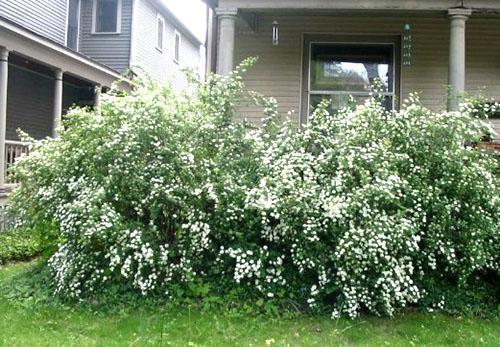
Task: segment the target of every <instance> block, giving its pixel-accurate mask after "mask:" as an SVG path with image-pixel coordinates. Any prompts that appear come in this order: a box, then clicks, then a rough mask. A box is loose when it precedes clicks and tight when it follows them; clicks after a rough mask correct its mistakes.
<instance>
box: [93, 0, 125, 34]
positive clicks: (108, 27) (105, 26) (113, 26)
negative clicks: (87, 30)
mask: <svg viewBox="0 0 500 347" xmlns="http://www.w3.org/2000/svg"><path fill="white" fill-rule="evenodd" d="M121 2H122V1H121V0H94V7H93V11H92V17H93V21H92V23H93V25H92V32H93V33H94V34H117V33H119V32H120V29H121V27H120V26H121V8H122V6H121Z"/></svg>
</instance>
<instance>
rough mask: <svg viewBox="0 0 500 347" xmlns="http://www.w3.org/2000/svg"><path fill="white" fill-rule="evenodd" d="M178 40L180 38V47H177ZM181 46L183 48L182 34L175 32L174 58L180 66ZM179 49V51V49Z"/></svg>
mask: <svg viewBox="0 0 500 347" xmlns="http://www.w3.org/2000/svg"><path fill="white" fill-rule="evenodd" d="M177 38H179V47H177ZM181 46H182V36H181V33H180V32H178V31H177V29H176V30H174V50H173V53H174V57H173V60H174V62H175V63H177V64H179V63H180V61H181ZM177 48H178V49H177Z"/></svg>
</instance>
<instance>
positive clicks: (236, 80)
mask: <svg viewBox="0 0 500 347" xmlns="http://www.w3.org/2000/svg"><path fill="white" fill-rule="evenodd" d="M252 63H253V61H252V59H250V60H248V61H246V62H245V63H243V64H242V65H241V66H240V67H239V68H238V69H237V70H236V71H235V72H234V73H233V74H232V75H231V76H230V77H220V76H211V77H210V78H209V79H208V81H207V82H203V83H200V82H196V81H195V80H194V79H193V80H192V83H193V85H194V88H195V89H196V92H194V93H192V94H189V93H186V94H185V95H183V96H178V95H176V94H174V93H173V92H172V91H171V90H170V89H169V88H168V87H160V86H158V85H156V84H155V83H153V82H151V81H145V80H139V81H137V82H136V88H135V90H134V91H132V92H131V93H129V94H126V93H123V92H120V91H118V90H113V91H112V92H111V93H109V94H108V95H107V96H105V97H104V99H103V102H102V107H101V108H100V110H98V111H93V110H88V109H75V110H73V111H72V112H71V113H70V114H69V115H68V116H67V119H66V121H65V122H64V129H61V131H60V137H59V138H58V139H55V140H50V139H49V140H43V141H40V142H37V143H36V144H35V145H34V146H33V149H32V152H31V155H30V156H28V157H25V158H23V159H22V160H20V161H19V162H18V164H17V165H16V167H15V168H14V175H15V176H16V179H17V180H18V181H19V182H21V184H20V187H19V188H18V189H17V191H16V192H15V194H14V196H13V197H12V200H11V202H12V208H13V209H14V210H15V211H17V213H19V214H20V218H21V220H23V221H24V223H25V224H26V225H25V226H26V227H31V228H34V229H35V230H39V231H41V232H42V234H43V235H44V237H43V240H45V242H46V243H47V244H45V245H44V247H45V248H48V249H50V248H51V247H52V248H53V249H54V251H53V254H52V255H51V257H50V259H49V261H48V266H49V268H50V270H51V276H52V281H51V283H52V286H53V290H54V292H55V293H57V294H59V295H61V296H63V297H66V298H72V299H78V300H83V299H85V298H88V297H89V296H93V295H97V294H99V293H104V292H106V290H109V288H112V287H113V286H118V287H120V288H125V290H128V291H133V292H138V293H141V295H144V296H162V297H166V298H170V299H172V300H174V301H175V300H176V299H179V298H184V297H197V298H211V297H224V296H228V295H230V296H233V297H234V296H238V297H240V298H241V299H243V300H251V301H254V302H256V303H257V305H265V304H266V303H269V302H271V303H276V304H277V305H282V304H286V305H289V306H293V307H296V308H298V309H299V310H310V311H316V310H317V311H324V310H328V311H329V312H330V313H331V316H332V317H333V318H338V317H340V316H342V315H345V316H348V317H356V316H357V315H359V314H360V313H362V312H370V313H374V314H385V315H393V314H395V311H396V310H397V309H399V308H401V307H405V306H408V305H420V306H422V307H425V308H427V309H428V310H434V309H442V308H449V309H450V310H461V309H463V308H466V307H468V306H474V307H476V306H477V305H479V306H480V307H485V308H486V309H487V310H489V311H494V310H495V309H496V308H497V306H498V288H499V259H500V258H499V257H500V243H499V241H500V232H499V224H500V223H499V222H500V220H499V219H500V199H499V196H500V195H499V185H498V177H496V176H495V175H494V170H495V169H496V162H495V159H494V158H493V157H492V156H491V155H489V154H488V153H487V152H485V151H482V150H478V149H475V148H473V146H471V145H470V144H473V143H474V142H476V141H478V140H479V139H480V138H481V137H482V136H483V134H484V133H486V132H488V131H489V130H490V129H488V125H487V123H486V122H485V119H484V115H485V114H486V113H488V112H489V111H490V109H491V107H494V106H479V104H477V103H470V104H466V105H464V106H463V109H462V111H461V112H457V113H445V112H442V113H435V112H431V111H429V110H427V109H426V108H425V107H423V106H422V105H421V104H420V102H419V100H418V97H416V96H412V97H411V98H410V99H409V100H408V101H407V102H406V103H405V104H404V105H403V106H402V108H401V110H400V111H387V110H386V109H385V108H384V107H383V103H382V100H381V99H380V98H379V97H378V95H377V94H376V93H375V95H374V97H373V98H372V99H371V100H369V101H368V102H367V103H366V104H364V105H360V106H356V105H351V106H349V107H347V108H345V109H343V110H341V111H340V112H338V113H330V112H328V105H327V103H326V102H325V103H323V104H322V105H320V106H319V107H318V109H317V110H316V111H315V112H314V114H313V115H312V116H311V118H310V121H309V122H308V124H306V125H304V126H303V127H299V126H297V124H295V123H294V122H292V121H287V120H286V117H281V116H280V114H279V113H278V111H277V110H278V107H277V105H276V102H275V101H274V100H273V99H272V98H269V99H266V98H262V97H259V96H258V95H255V94H253V93H246V92H245V88H244V84H243V82H242V81H243V78H242V74H243V73H244V72H245V71H246V69H247V68H248V67H249V66H250V65H251V64H252ZM248 97H251V98H253V100H254V101H255V102H257V103H259V104H260V105H261V106H262V107H263V112H264V116H265V119H264V122H263V126H262V127H260V128H255V127H253V126H252V125H250V124H248V123H246V122H243V121H237V120H235V108H236V106H237V105H238V104H239V103H240V101H241V100H242V98H245V99H248ZM476 304H477V305H476Z"/></svg>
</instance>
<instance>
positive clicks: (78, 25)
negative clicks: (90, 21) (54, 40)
mask: <svg viewBox="0 0 500 347" xmlns="http://www.w3.org/2000/svg"><path fill="white" fill-rule="evenodd" d="M77 1H78V6H77V8H78V11H77V13H76V32H77V36H76V48H75V51H77V52H78V51H79V50H80V25H81V14H82V0H77ZM68 25H69V1H68V6H67V10H66V38H65V40H64V42H66V47H68V48H70V47H69V46H68V38H69V37H68ZM70 49H72V48H70Z"/></svg>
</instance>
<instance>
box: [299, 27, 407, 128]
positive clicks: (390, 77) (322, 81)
mask: <svg viewBox="0 0 500 347" xmlns="http://www.w3.org/2000/svg"><path fill="white" fill-rule="evenodd" d="M325 39H327V37H325ZM330 39H332V38H330ZM354 39H357V40H360V38H358V37H356V38H353V40H350V39H345V41H342V40H339V42H336V41H334V39H332V41H328V40H323V38H321V40H306V44H307V54H308V59H307V66H305V68H306V70H305V75H304V76H305V81H307V84H306V86H307V87H306V88H307V90H306V93H305V98H304V100H303V104H305V105H306V107H303V108H302V113H303V114H304V113H305V115H306V117H307V115H309V114H310V113H311V112H312V111H313V110H314V108H315V107H317V106H318V105H319V104H320V103H321V101H323V100H325V99H328V100H331V111H333V112H335V111H337V110H339V109H341V108H343V107H345V106H347V105H348V103H349V100H350V96H352V97H353V99H354V102H355V103H358V104H360V103H363V102H364V101H365V100H366V99H368V98H369V95H370V93H371V92H372V85H373V83H374V82H375V81H376V80H378V81H380V82H381V83H382V88H383V92H382V93H383V95H385V106H386V107H387V109H393V108H394V106H395V91H396V90H397V86H398V80H397V78H396V75H397V74H396V70H397V69H396V59H395V58H396V51H397V50H396V42H395V41H394V42H391V41H393V40H394V39H393V40H391V39H389V40H387V41H385V40H383V39H382V38H380V39H378V38H373V37H372V38H371V39H367V40H366V41H365V40H362V41H361V40H360V42H359V43H357V42H353V41H354ZM361 39H362V38H361ZM371 41H373V42H371ZM384 41H385V42H384ZM303 120H304V119H303Z"/></svg>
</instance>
